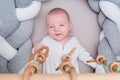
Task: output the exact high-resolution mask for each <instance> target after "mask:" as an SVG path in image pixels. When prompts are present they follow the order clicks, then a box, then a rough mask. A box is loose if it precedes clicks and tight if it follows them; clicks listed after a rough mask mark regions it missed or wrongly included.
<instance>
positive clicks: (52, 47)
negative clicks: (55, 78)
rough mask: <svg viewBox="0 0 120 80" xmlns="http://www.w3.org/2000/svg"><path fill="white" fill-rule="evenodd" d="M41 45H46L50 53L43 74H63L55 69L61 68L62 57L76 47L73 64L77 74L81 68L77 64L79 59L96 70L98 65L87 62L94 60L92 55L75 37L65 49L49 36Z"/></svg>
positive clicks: (44, 64) (43, 67)
mask: <svg viewBox="0 0 120 80" xmlns="http://www.w3.org/2000/svg"><path fill="white" fill-rule="evenodd" d="M40 44H43V45H46V46H48V47H49V53H48V57H47V59H46V62H45V63H43V66H42V69H43V71H42V72H43V73H47V74H58V73H61V72H60V71H56V70H55V69H56V68H57V67H58V66H59V64H60V63H61V57H62V56H63V55H64V54H68V53H69V52H70V51H71V50H72V49H73V48H74V47H76V48H77V49H76V51H75V52H74V53H73V55H72V57H71V58H72V64H73V66H74V67H75V69H76V71H77V73H79V66H78V63H77V61H78V60H77V59H79V60H81V61H83V63H85V64H87V65H89V66H91V67H93V68H95V67H96V63H86V61H87V60H90V59H93V58H92V57H91V56H90V54H89V53H88V52H87V51H86V49H84V48H83V47H82V46H81V44H80V42H79V40H78V39H77V38H76V37H75V36H73V37H72V38H71V39H70V40H69V41H68V42H67V43H66V44H65V45H64V48H63V46H62V44H61V43H60V42H58V41H56V40H54V39H53V38H51V37H50V36H49V35H47V36H45V37H44V38H43V39H42V41H41V42H40Z"/></svg>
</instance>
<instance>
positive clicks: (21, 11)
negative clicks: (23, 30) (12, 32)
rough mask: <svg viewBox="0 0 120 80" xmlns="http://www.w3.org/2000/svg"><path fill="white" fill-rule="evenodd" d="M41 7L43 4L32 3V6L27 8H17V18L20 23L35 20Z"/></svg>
mask: <svg viewBox="0 0 120 80" xmlns="http://www.w3.org/2000/svg"><path fill="white" fill-rule="evenodd" d="M40 7H41V2H38V1H32V4H31V5H30V6H29V7H26V8H16V16H17V18H18V20H19V21H23V20H28V19H32V18H34V17H35V16H36V15H37V14H38V12H39V10H40Z"/></svg>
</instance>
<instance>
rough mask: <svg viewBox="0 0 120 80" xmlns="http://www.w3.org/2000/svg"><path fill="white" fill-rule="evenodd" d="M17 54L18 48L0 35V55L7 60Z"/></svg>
mask: <svg viewBox="0 0 120 80" xmlns="http://www.w3.org/2000/svg"><path fill="white" fill-rule="evenodd" d="M16 54H17V50H16V49H14V48H13V47H12V46H11V45H9V44H8V43H7V41H6V40H5V39H4V38H3V37H2V36H0V55H1V56H2V57H4V58H5V59H7V60H10V59H12V58H13V57H14V56H15V55H16Z"/></svg>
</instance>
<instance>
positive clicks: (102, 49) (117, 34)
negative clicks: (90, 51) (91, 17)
mask: <svg viewBox="0 0 120 80" xmlns="http://www.w3.org/2000/svg"><path fill="white" fill-rule="evenodd" d="M100 1H102V2H105V1H106V2H110V3H112V4H114V5H116V6H117V7H118V8H120V0H88V3H89V5H90V8H91V9H92V10H93V11H94V12H96V13H97V14H98V23H99V25H100V27H101V28H102V30H103V32H104V36H105V37H104V38H103V39H102V40H101V41H100V44H99V48H98V54H102V55H103V56H105V57H106V58H107V60H108V61H110V62H114V61H120V31H119V30H118V27H120V26H118V25H116V22H115V21H114V20H112V19H111V18H109V17H108V15H107V14H104V11H102V10H103V9H101V8H100V6H99V5H98V4H99V3H100ZM106 5H107V4H106ZM95 7H96V8H95ZM108 7H109V6H108ZM110 7H111V6H110ZM115 9H116V8H115ZM109 10H110V9H109ZM119 10H120V9H119ZM108 14H109V13H108ZM118 14H120V13H118ZM112 16H117V15H112ZM118 17H120V16H118ZM104 69H105V71H106V72H109V69H108V67H105V66H104Z"/></svg>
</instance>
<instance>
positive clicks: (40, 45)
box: [34, 44, 43, 52]
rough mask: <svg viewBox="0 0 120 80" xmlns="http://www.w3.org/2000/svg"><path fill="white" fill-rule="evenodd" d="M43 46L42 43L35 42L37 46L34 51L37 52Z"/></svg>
mask: <svg viewBox="0 0 120 80" xmlns="http://www.w3.org/2000/svg"><path fill="white" fill-rule="evenodd" d="M42 46H43V45H42V44H35V46H34V52H36V51H37V50H38V49H39V48H40V47H42Z"/></svg>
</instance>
